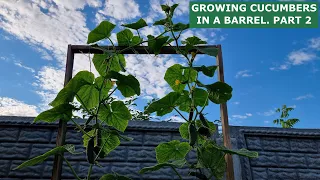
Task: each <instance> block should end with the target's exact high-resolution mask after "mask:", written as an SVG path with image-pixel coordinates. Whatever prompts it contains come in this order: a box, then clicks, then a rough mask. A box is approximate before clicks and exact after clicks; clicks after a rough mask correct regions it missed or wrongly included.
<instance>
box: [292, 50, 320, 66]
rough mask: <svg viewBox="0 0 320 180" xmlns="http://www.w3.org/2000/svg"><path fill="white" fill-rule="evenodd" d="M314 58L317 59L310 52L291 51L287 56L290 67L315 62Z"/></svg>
mask: <svg viewBox="0 0 320 180" xmlns="http://www.w3.org/2000/svg"><path fill="white" fill-rule="evenodd" d="M316 57H317V56H316V54H314V53H312V52H306V51H303V50H298V51H292V52H291V53H290V54H289V55H288V59H289V62H290V63H291V64H292V65H301V64H305V63H307V62H310V61H313V60H315V58H316Z"/></svg>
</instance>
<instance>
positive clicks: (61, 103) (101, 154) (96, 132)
mask: <svg viewBox="0 0 320 180" xmlns="http://www.w3.org/2000/svg"><path fill="white" fill-rule="evenodd" d="M177 6H178V4H174V5H173V6H168V5H161V8H162V10H163V11H164V13H165V14H166V17H165V18H164V19H161V20H158V21H156V22H155V23H154V24H153V25H154V26H162V27H163V28H162V29H163V32H162V33H160V34H159V35H158V36H152V35H148V36H147V39H143V37H142V36H141V35H140V33H139V30H140V29H141V28H144V27H146V26H147V23H146V22H145V21H144V20H143V19H140V20H138V21H137V22H134V23H131V24H123V25H122V26H123V27H125V29H124V30H121V31H120V32H118V33H117V34H116V37H117V43H118V46H123V47H125V48H122V49H121V50H118V49H116V48H115V45H114V44H115V42H113V41H112V40H111V38H110V36H111V32H112V31H113V30H114V29H115V27H116V25H114V24H112V23H111V22H108V21H103V22H101V23H100V24H99V25H98V26H97V27H96V28H95V29H93V30H92V31H91V32H90V33H89V35H88V40H87V43H88V44H90V45H91V47H92V48H97V49H100V50H102V51H103V52H104V53H103V54H95V55H94V57H93V59H92V62H93V64H94V66H95V68H96V70H97V71H98V73H99V76H98V77H95V76H94V74H93V73H92V72H89V71H80V72H78V73H77V74H76V75H75V76H74V77H73V78H72V79H71V80H70V81H69V83H68V84H67V85H66V86H65V87H64V88H63V89H62V90H61V91H60V92H59V93H58V94H57V96H56V98H55V99H54V100H53V101H52V102H51V103H50V105H51V106H52V108H51V109H49V110H47V111H44V112H42V113H40V114H39V115H38V116H37V117H36V118H35V119H34V122H39V121H43V122H48V123H53V122H55V121H56V120H58V119H61V120H63V121H71V122H72V123H74V125H75V126H76V128H77V130H79V131H80V132H81V133H82V138H83V146H84V147H85V148H86V152H85V153H86V156H87V161H88V163H89V168H88V173H87V177H86V178H85V179H87V180H89V179H90V177H91V173H92V169H93V168H94V166H99V160H100V159H102V158H105V157H106V156H108V154H109V153H110V152H111V151H113V150H114V149H115V148H116V147H117V146H119V145H120V140H122V141H130V140H132V138H130V137H126V136H124V135H123V134H122V133H123V132H124V131H125V130H126V128H127V126H128V121H129V120H130V119H132V115H131V114H132V113H130V111H129V109H128V108H127V106H126V104H125V103H124V102H123V101H120V100H116V99H114V98H112V95H113V94H114V93H115V92H116V91H118V92H120V93H121V94H122V95H123V96H124V97H132V96H139V95H140V91H141V90H140V84H139V81H138V80H137V79H136V78H135V77H134V76H132V75H124V73H122V72H124V71H126V70H125V67H126V60H125V56H124V55H123V52H124V51H125V50H129V49H131V50H133V51H134V47H137V46H140V45H142V44H144V43H147V44H148V47H149V49H150V53H151V54H155V55H158V54H159V53H160V51H161V48H162V47H163V46H171V47H173V48H174V49H175V50H176V52H177V53H178V54H180V55H182V56H183V57H184V58H185V60H186V63H187V64H188V65H187V66H183V65H181V64H174V65H173V66H171V67H169V68H168V69H167V71H166V73H165V75H164V80H165V81H166V82H167V83H168V85H169V86H170V87H171V89H172V92H170V93H168V94H167V95H166V96H164V97H163V98H161V99H158V100H155V101H152V102H151V103H150V104H148V105H147V107H146V109H145V112H144V113H143V114H140V115H142V116H143V115H147V116H148V115H149V114H152V113H156V115H157V116H164V115H166V114H169V113H171V112H173V111H175V112H177V113H178V114H179V115H180V116H181V117H182V118H183V119H184V120H185V123H183V124H181V126H180V128H179V131H180V135H181V137H182V138H183V139H186V141H182V142H181V141H178V140H173V141H170V142H166V143H161V144H159V145H158V146H157V147H156V149H155V152H156V159H157V162H158V163H157V164H155V165H154V166H152V167H145V168H143V169H141V170H140V171H139V173H141V174H143V173H148V172H151V171H157V170H159V169H161V168H164V167H170V168H172V169H173V171H174V172H175V173H176V174H177V176H178V177H179V178H180V179H182V175H180V174H179V173H178V171H177V170H176V169H177V168H183V167H184V168H186V167H188V168H189V169H190V173H189V175H190V176H195V177H197V178H199V179H210V178H211V177H215V178H217V179H221V178H222V177H223V175H224V172H225V168H226V162H225V160H224V156H225V155H226V154H238V155H241V156H247V157H257V153H255V152H250V151H248V150H245V149H240V150H236V151H234V150H230V149H227V148H225V147H224V146H220V145H217V144H216V142H215V141H214V139H212V138H211V137H212V135H213V133H214V132H215V131H216V129H215V125H214V124H213V123H212V122H210V121H208V120H207V119H206V117H205V115H204V114H203V110H204V109H205V107H207V106H208V105H209V103H215V104H221V103H226V102H227V101H228V100H229V99H230V98H231V96H232V87H231V86H229V85H228V84H226V83H223V82H215V83H213V84H203V83H202V82H201V81H200V79H199V74H200V73H202V74H203V75H205V76H207V77H209V78H212V77H213V76H214V73H215V70H216V69H217V66H214V65H212V66H204V65H196V64H195V58H196V56H197V54H198V53H201V54H207V55H209V56H214V57H215V56H217V52H218V49H216V48H214V47H206V48H200V47H199V45H203V44H207V42H205V41H203V40H201V39H200V38H198V37H195V36H192V37H188V38H186V39H185V40H184V41H180V36H181V33H182V32H183V31H184V30H186V29H188V28H189V25H188V24H183V23H174V22H173V15H174V11H175V9H176V8H177ZM132 30H133V31H135V32H136V35H134V34H133V32H132ZM102 40H107V41H109V42H110V44H111V45H112V46H113V47H114V48H112V49H104V48H103V47H100V46H99V45H97V44H96V43H98V42H99V41H102ZM181 45H184V48H182V47H181ZM74 102H79V103H80V106H75V103H74ZM74 112H81V113H82V114H83V115H84V116H83V117H84V118H85V119H86V122H85V123H84V124H79V123H78V122H76V121H75V120H74V119H73V117H74V116H73V113H74ZM183 114H187V115H183ZM143 117H144V116H143ZM142 119H143V118H142ZM192 151H194V152H195V153H196V154H197V160H196V161H195V162H190V161H188V160H187V159H186V156H187V154H188V153H191V152H192ZM63 152H68V153H72V154H76V153H83V152H76V150H75V147H74V145H70V144H67V145H64V146H58V147H55V148H54V149H52V150H50V151H48V152H46V153H45V154H42V155H40V156H37V157H35V158H33V159H30V160H28V161H26V162H24V163H22V164H21V165H19V166H18V167H17V169H20V168H24V167H27V166H32V165H35V164H38V163H41V162H43V161H44V160H46V159H47V158H48V157H49V156H52V155H56V154H58V155H61V156H62V154H63ZM62 157H63V159H64V161H65V162H66V164H67V165H68V166H69V168H70V169H71V171H72V172H73V174H74V176H75V178H76V179H78V180H80V179H81V178H80V177H79V176H78V175H77V173H76V172H75V171H74V169H73V167H72V166H71V164H70V163H69V161H68V160H67V159H66V158H65V157H64V156H62ZM111 179H112V180H115V179H124V180H125V179H129V177H125V176H123V175H119V174H117V173H116V172H115V173H113V174H106V175H103V176H102V177H101V178H100V180H111Z"/></svg>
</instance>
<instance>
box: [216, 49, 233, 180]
mask: <svg viewBox="0 0 320 180" xmlns="http://www.w3.org/2000/svg"><path fill="white" fill-rule="evenodd" d="M217 48H218V55H217V58H216V61H217V65H218V80H219V81H221V82H224V71H223V58H222V48H221V45H218V46H217ZM220 116H221V124H222V133H223V145H224V146H225V147H227V148H229V149H231V148H232V146H231V140H230V135H229V121H228V109H227V104H226V103H223V104H220ZM226 162H227V171H226V180H234V172H233V160H232V156H231V155H229V154H227V155H226Z"/></svg>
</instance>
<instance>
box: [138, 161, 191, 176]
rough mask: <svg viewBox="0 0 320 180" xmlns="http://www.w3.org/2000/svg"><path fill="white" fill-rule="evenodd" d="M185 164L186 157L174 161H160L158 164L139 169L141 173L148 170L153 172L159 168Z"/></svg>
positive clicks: (179, 166)
mask: <svg viewBox="0 0 320 180" xmlns="http://www.w3.org/2000/svg"><path fill="white" fill-rule="evenodd" d="M185 164H186V160H185V159H181V160H177V161H173V162H172V163H160V164H156V165H154V166H150V167H145V168H142V169H141V170H140V171H139V173H140V174H144V173H147V172H153V171H157V170H159V169H161V168H163V167H171V168H182V167H183V166H184V165H185Z"/></svg>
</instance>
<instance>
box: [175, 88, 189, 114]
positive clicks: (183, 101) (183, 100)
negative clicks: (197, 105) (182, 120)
mask: <svg viewBox="0 0 320 180" xmlns="http://www.w3.org/2000/svg"><path fill="white" fill-rule="evenodd" d="M191 103H192V100H191V98H190V97H189V92H188V91H186V90H183V91H182V95H181V96H180V98H179V99H178V101H177V105H178V106H179V109H180V110H181V111H185V112H189V111H190V106H191Z"/></svg>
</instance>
